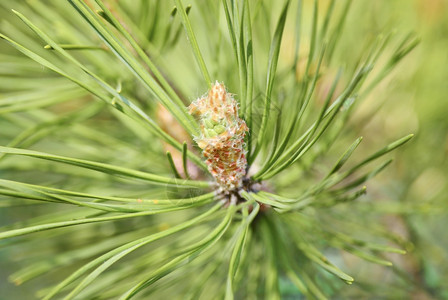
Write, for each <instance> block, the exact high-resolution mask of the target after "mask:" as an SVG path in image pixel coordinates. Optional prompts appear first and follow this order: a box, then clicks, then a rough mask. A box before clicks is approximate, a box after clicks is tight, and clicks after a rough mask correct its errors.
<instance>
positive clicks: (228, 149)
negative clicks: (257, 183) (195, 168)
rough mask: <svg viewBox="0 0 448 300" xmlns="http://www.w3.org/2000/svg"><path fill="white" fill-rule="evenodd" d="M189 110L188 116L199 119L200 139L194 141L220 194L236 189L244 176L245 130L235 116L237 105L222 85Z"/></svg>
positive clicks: (197, 101)
mask: <svg viewBox="0 0 448 300" xmlns="http://www.w3.org/2000/svg"><path fill="white" fill-rule="evenodd" d="M189 109H190V114H192V115H197V116H199V118H200V122H201V124H200V125H201V136H199V137H195V141H196V142H197V144H198V146H199V148H201V149H202V153H203V155H204V157H205V158H206V164H207V166H208V170H209V171H210V173H211V174H212V175H213V177H214V178H215V180H216V182H217V183H218V185H219V186H220V188H221V190H222V192H224V193H229V192H230V191H232V190H235V189H238V188H240V187H241V186H242V183H243V177H244V175H245V174H246V165H247V160H246V151H245V150H244V145H245V144H244V137H245V135H246V132H247V131H249V128H248V127H247V125H246V122H244V120H242V119H240V118H239V116H238V103H237V101H236V100H235V99H234V98H233V97H232V95H231V94H229V93H227V91H226V88H225V86H224V85H223V84H220V83H218V82H216V83H215V84H214V85H213V86H212V88H211V89H210V91H209V92H208V94H207V95H206V96H203V97H201V98H199V99H197V100H196V101H194V102H193V103H191V105H190V106H189Z"/></svg>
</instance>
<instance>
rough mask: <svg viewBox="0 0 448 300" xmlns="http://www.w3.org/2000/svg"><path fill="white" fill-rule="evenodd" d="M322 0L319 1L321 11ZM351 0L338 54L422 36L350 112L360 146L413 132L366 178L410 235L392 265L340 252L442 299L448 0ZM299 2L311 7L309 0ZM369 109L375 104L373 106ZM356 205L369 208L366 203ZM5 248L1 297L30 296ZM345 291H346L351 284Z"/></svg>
mask: <svg viewBox="0 0 448 300" xmlns="http://www.w3.org/2000/svg"><path fill="white" fill-rule="evenodd" d="M328 2H329V1H328V0H321V1H320V4H321V7H322V10H323V11H324V10H325V6H326V5H327V4H328ZM353 2H354V3H353V6H352V8H351V11H350V13H349V17H348V19H347V23H346V27H345V31H344V36H343V37H342V39H343V40H344V41H345V43H344V45H345V47H343V48H342V49H339V51H338V53H337V58H336V59H337V60H340V61H347V60H350V58H351V57H352V56H356V55H354V54H355V53H359V52H360V51H362V49H360V48H361V47H362V44H363V43H362V41H363V39H365V38H368V37H369V36H374V35H376V34H378V33H379V32H383V31H387V29H389V28H392V29H393V30H395V32H397V34H398V35H405V34H407V33H408V32H410V31H413V32H415V34H416V35H417V36H418V37H419V39H420V40H421V42H420V45H419V46H418V47H417V48H416V49H415V50H413V51H412V52H411V53H410V54H409V56H408V57H406V58H405V59H404V61H403V62H401V63H400V64H399V67H398V68H397V69H396V70H394V71H393V72H392V74H390V75H389V76H388V77H387V78H386V80H384V81H383V82H382V83H381V85H380V86H379V87H377V88H375V89H374V90H373V91H372V93H371V94H370V95H369V96H368V98H367V99H366V101H364V103H363V104H362V105H361V106H360V107H359V109H358V111H357V113H356V115H355V116H354V117H353V118H352V120H351V123H350V125H351V127H350V129H349V130H350V131H351V133H352V134H353V136H359V135H362V136H364V137H365V138H366V139H365V143H364V145H363V148H360V149H361V150H365V151H366V152H369V150H370V149H371V148H369V147H375V145H383V144H386V142H387V141H390V140H392V139H394V138H396V137H399V136H404V135H406V134H408V133H415V138H414V139H413V140H412V141H411V143H409V144H407V145H406V146H405V147H403V148H400V149H399V150H398V151H397V152H396V153H395V157H396V159H395V162H394V163H393V164H392V166H390V167H389V168H388V169H387V170H386V172H383V173H382V174H381V175H380V176H378V177H376V178H375V179H373V182H372V183H370V185H372V186H374V188H370V191H373V192H371V194H370V196H371V197H372V198H374V199H375V200H376V202H375V203H374V204H372V205H375V209H376V210H375V213H384V219H383V221H384V222H383V224H384V225H385V226H386V227H387V230H389V231H392V232H395V233H398V234H400V235H401V236H403V238H405V239H406V240H408V241H409V246H408V249H407V250H408V254H406V255H404V256H398V255H394V256H391V257H388V258H389V259H391V260H392V261H393V262H394V263H395V266H396V269H394V268H389V269H386V268H384V267H376V266H375V265H373V264H366V263H362V262H360V261H357V260H352V259H353V258H346V259H347V260H352V261H349V263H348V264H349V265H350V263H351V266H352V267H353V269H354V270H356V272H355V273H356V274H359V275H358V276H361V277H363V278H364V281H366V280H367V281H370V282H371V284H372V286H374V285H376V288H377V289H381V286H382V284H383V282H384V281H388V282H392V283H393V282H394V279H391V277H394V278H395V277H396V278H399V277H400V276H403V277H406V278H407V280H409V282H412V284H413V287H412V288H410V290H412V291H413V292H412V293H410V294H409V295H410V297H413V298H414V299H448V234H447V233H446V230H447V227H448V196H447V194H448V184H447V183H446V182H447V178H448V160H447V156H448V98H447V97H448V82H447V80H448V67H447V65H448V1H447V0H374V1H372V0H355V1H353ZM304 3H305V11H306V12H309V9H308V6H310V5H311V3H312V1H304ZM2 13H9V12H6V11H2ZM0 19H1V17H0ZM17 22H19V20H17ZM0 26H1V25H0ZM0 28H1V27H0ZM284 38H285V40H284V43H283V46H284V49H283V56H282V58H283V59H284V60H288V59H289V55H288V49H287V48H288V40H287V38H288V34H287V33H285V37H284ZM5 48H9V46H8V45H7V44H6V43H4V42H1V43H0V51H3V49H5ZM0 95H1V94H0ZM375 111H378V112H377V113H376V114H373V112H375ZM1 130H2V129H1V128H0V133H1ZM376 148H377V146H376ZM372 193H373V194H372ZM358 209H359V210H360V212H362V210H365V212H366V213H368V212H369V207H368V206H360V207H359V208H358ZM5 213H6V211H5V210H3V209H2V208H1V207H0V218H1V219H5V218H6V216H5ZM8 213H10V211H9V212H8ZM1 219H0V224H2V223H3V222H2V220H1ZM11 219H13V218H11ZM7 255H8V252H7V251H1V252H0V299H32V297H31V296H30V293H31V290H33V289H32V286H31V285H32V282H31V283H30V284H26V285H24V286H21V287H20V288H15V287H14V286H13V284H12V283H9V282H8V279H7V278H8V275H9V274H10V273H11V272H13V271H14V270H15V266H14V263H12V262H10V261H8V256H7ZM398 269H402V270H404V271H405V272H403V273H401V271H399V270H398ZM385 279H387V280H385ZM397 280H399V279H397ZM368 288H369V287H366V289H368ZM346 297H347V298H350V288H349V287H348V288H347V289H346V294H345V296H344V298H346ZM381 297H383V298H393V296H390V297H388V295H382V296H381ZM375 299H378V298H377V297H376V298H375Z"/></svg>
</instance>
